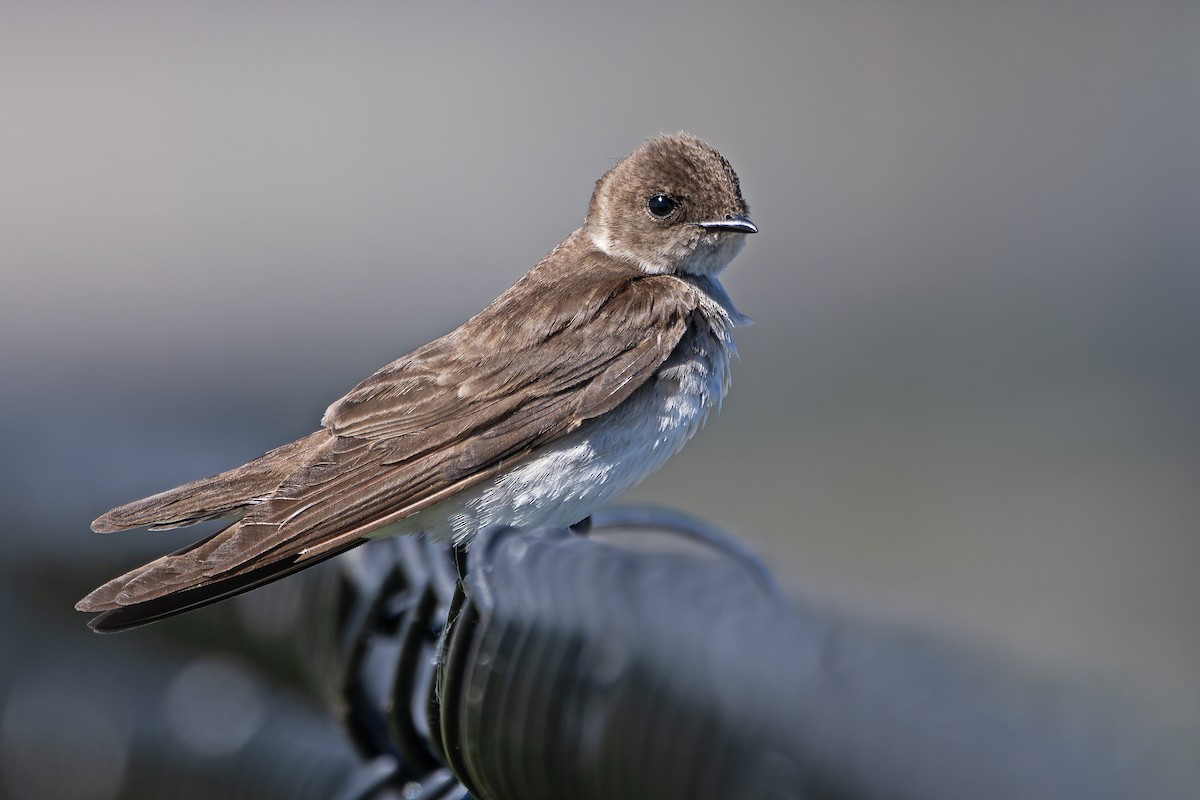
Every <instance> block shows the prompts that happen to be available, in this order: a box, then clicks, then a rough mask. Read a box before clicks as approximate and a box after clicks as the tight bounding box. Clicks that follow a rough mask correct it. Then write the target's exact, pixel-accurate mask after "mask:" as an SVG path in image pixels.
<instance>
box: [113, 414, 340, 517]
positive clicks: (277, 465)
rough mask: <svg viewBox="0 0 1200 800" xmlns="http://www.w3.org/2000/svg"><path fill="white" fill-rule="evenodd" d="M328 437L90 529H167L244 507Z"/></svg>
mask: <svg viewBox="0 0 1200 800" xmlns="http://www.w3.org/2000/svg"><path fill="white" fill-rule="evenodd" d="M328 438H329V432H328V431H326V430H324V429H322V430H319V431H317V432H316V433H313V434H310V435H308V436H305V437H304V438H303V439H297V440H296V441H294V442H289V443H288V444H285V445H283V446H282V447H277V448H275V449H274V450H272V451H271V452H269V453H267V454H265V455H262V456H259V457H258V458H256V459H254V460H253V461H251V462H250V463H248V464H243V465H242V466H240V467H238V468H237V469H231V470H229V471H227V472H222V473H221V474H219V475H213V476H212V477H210V478H201V479H200V480H198V481H192V482H191V483H186V484H184V485H183V486H179V487H176V488H174V489H170V490H168V491H165V492H160V493H159V494H155V495H151V496H150V497H145V498H143V499H141V500H135V501H133V502H132V503H126V504H125V505H123V506H118V507H117V508H114V509H113V510H112V511H109V512H107V513H105V514H102V515H101V516H100V517H98V518H97V519H96V520H95V521H94V522H92V530H94V531H95V532H96V533H114V532H116V531H125V530H129V529H130V528H144V527H149V528H150V529H151V530H167V529H168V528H182V527H184V526H185V525H192V524H195V523H197V522H203V521H205V520H210V519H220V518H221V517H227V516H230V515H231V514H235V513H237V512H239V511H244V510H245V509H246V508H247V507H248V506H252V505H254V504H255V503H258V502H261V501H262V500H264V499H266V498H267V497H268V496H270V494H271V492H273V491H275V489H276V488H277V487H278V486H279V484H281V483H283V481H284V479H286V478H287V476H288V475H290V474H291V473H292V472H294V471H295V470H296V469H297V467H299V466H300V465H302V464H303V463H304V461H305V460H306V458H307V456H308V455H309V454H310V453H312V451H313V450H315V449H316V448H317V447H318V446H319V445H320V444H321V443H322V442H324V441H326V440H327V439H328Z"/></svg>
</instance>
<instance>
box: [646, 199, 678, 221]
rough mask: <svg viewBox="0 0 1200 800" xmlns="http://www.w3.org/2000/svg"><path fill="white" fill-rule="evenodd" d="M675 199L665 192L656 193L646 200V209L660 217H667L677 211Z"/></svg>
mask: <svg viewBox="0 0 1200 800" xmlns="http://www.w3.org/2000/svg"><path fill="white" fill-rule="evenodd" d="M675 207H676V203H675V201H674V200H673V199H672V198H670V197H667V196H666V195H665V194H656V195H654V196H653V197H651V198H650V199H649V200H647V201H646V210H647V211H649V212H650V213H651V215H653V216H655V217H657V218H658V219H666V218H667V217H669V216H671V214H672V213H673V212H674V211H675Z"/></svg>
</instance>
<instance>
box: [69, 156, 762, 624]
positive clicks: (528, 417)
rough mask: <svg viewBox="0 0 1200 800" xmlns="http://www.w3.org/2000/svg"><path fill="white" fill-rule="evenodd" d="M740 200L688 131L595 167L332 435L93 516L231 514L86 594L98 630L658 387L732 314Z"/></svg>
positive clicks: (526, 455)
mask: <svg viewBox="0 0 1200 800" xmlns="http://www.w3.org/2000/svg"><path fill="white" fill-rule="evenodd" d="M647 193H649V194H647ZM666 194H669V195H670V196H671V197H673V198H676V199H677V200H678V206H677V209H676V210H677V212H678V213H677V214H675V217H674V218H665V219H660V218H658V216H657V215H656V214H653V213H649V212H647V211H646V207H647V206H646V203H647V197H657V196H659V195H666ZM673 213H674V212H673ZM745 213H746V206H745V202H744V200H742V197H741V193H740V187H739V186H738V183H737V178H736V175H734V174H733V171H732V169H731V168H729V166H728V163H727V162H725V160H724V159H723V158H721V157H720V156H719V155H718V154H717V153H716V151H715V150H712V149H711V148H709V147H708V146H707V145H705V144H704V143H703V142H700V141H699V140H698V139H694V138H692V137H688V136H686V135H682V134H681V135H679V136H675V137H660V138H659V139H655V140H652V141H651V142H649V143H647V145H645V146H643V148H641V149H640V150H638V151H636V152H635V153H634V154H633V155H632V156H630V157H629V158H627V159H625V160H624V161H622V162H621V163H620V164H618V165H617V167H614V169H613V170H610V171H609V173H607V174H606V175H605V176H604V177H603V178H601V179H600V181H598V182H597V187H596V191H595V193H594V195H593V200H592V205H591V207H590V209H589V213H588V218H587V220H586V221H585V225H584V227H583V228H580V229H579V230H577V231H575V232H574V233H573V234H571V236H569V237H568V238H567V239H566V240H565V241H564V242H563V243H562V244H560V245H559V246H558V247H556V248H555V249H554V250H553V251H552V252H551V253H549V254H548V255H547V256H546V257H545V258H544V259H542V261H541V262H539V263H538V265H537V266H535V267H534V268H533V269H532V270H531V271H530V272H529V273H527V274H526V275H525V276H524V277H523V278H522V279H521V280H520V281H518V282H517V283H516V284H515V285H514V286H513V287H511V288H510V289H509V290H507V291H506V292H504V293H503V294H502V295H501V296H500V297H498V298H497V299H496V300H495V301H493V302H492V304H491V305H489V306H488V307H487V308H486V309H484V310H483V311H481V312H480V313H479V314H477V315H476V316H475V317H473V318H472V319H471V320H469V321H468V322H467V323H465V324H464V325H462V326H460V327H459V328H457V329H456V330H454V331H452V332H451V333H448V334H446V335H445V336H443V337H441V338H439V339H437V340H435V341H433V342H431V343H429V344H427V345H425V346H423V347H420V348H418V349H416V350H414V351H413V352H411V353H409V354H408V355H405V356H403V357H401V358H400V359H398V360H396V361H394V362H392V363H391V364H389V365H387V366H385V367H384V368H382V369H380V370H379V371H378V372H376V373H375V374H374V375H372V376H371V377H369V378H367V379H366V380H365V381H363V382H362V383H360V384H359V385H358V386H356V387H354V388H353V389H352V390H351V391H350V392H349V393H348V394H347V395H346V396H345V397H343V398H341V399H340V400H338V401H337V402H336V403H334V404H333V405H332V406H330V407H329V409H328V410H327V411H326V413H325V417H324V419H323V420H322V422H323V424H324V427H323V428H322V429H321V430H319V431H317V432H315V433H312V434H310V435H308V436H306V437H304V438H302V439H299V440H297V441H295V442H292V443H290V444H287V445H284V446H282V447H279V448H277V449H275V450H272V451H271V452H269V453H267V454H265V455H263V456H262V457H260V458H258V459H255V460H254V461H251V462H250V463H248V464H245V465H244V466H241V467H238V468H236V469H233V470H230V471H228V472H224V473H221V474H220V475H216V476H213V477H211V478H206V479H203V480H200V481H196V482H193V483H189V484H187V485H184V486H181V487H179V488H177V489H173V490H170V491H168V492H164V493H162V494H158V495H154V496H152V497H148V498H145V499H143V500H138V501H136V502H133V503H130V504H128V505H125V506H121V507H119V508H116V509H113V510H112V511H109V512H108V513H106V514H104V515H103V516H101V517H100V518H99V519H97V520H96V521H95V522H94V523H93V526H92V527H93V529H94V530H96V531H97V532H105V533H106V532H111V531H117V530H125V529H129V528H136V527H143V526H149V527H151V528H153V529H162V528H172V527H179V526H184V525H189V524H192V523H195V522H199V521H202V520H209V519H216V518H225V517H229V518H231V520H232V521H231V522H230V524H229V525H228V526H226V527H225V528H224V529H222V530H220V531H218V532H217V533H215V534H213V535H212V536H210V537H208V538H207V539H204V540H203V541H200V542H197V543H196V544H194V545H192V546H190V547H188V548H185V549H183V550H181V551H179V552H177V553H173V554H171V555H167V556H163V557H162V558H159V559H157V560H155V561H152V562H151V563H149V564H146V565H145V566H143V567H139V568H137V569H135V570H132V571H131V572H129V573H126V574H125V575H122V576H120V577H118V578H116V579H114V580H112V581H109V582H108V583H106V584H104V585H103V586H101V587H99V588H98V589H96V590H95V591H93V592H92V593H91V594H89V595H88V596H87V597H85V598H84V599H83V600H81V601H80V602H79V603H78V604H77V606H76V608H77V609H79V610H80V611H87V612H99V613H100V614H101V615H100V616H99V617H97V618H96V619H94V620H93V621H92V623H91V624H92V627H93V628H95V629H97V630H104V631H108V630H122V629H125V628H128V627H133V626H136V625H140V624H144V623H146V622H150V621H153V620H155V619H159V618H162V617H164V616H169V615H171V614H174V613H178V612H180V611H184V610H187V609H189V608H194V607H197V606H199V605H205V604H207V603H210V602H213V601H215V600H219V599H221V598H224V597H227V596H230V595H232V594H236V593H239V592H241V591H245V590H246V589H249V588H253V587H255V586H258V585H261V584H262V583H265V582H268V581H271V580H275V579H276V578H279V577H282V576H284V575H286V574H289V573H291V572H294V571H296V570H297V569H301V568H304V567H307V566H309V565H311V564H313V563H316V562H317V561H320V560H323V559H324V558H328V557H330V556H332V555H336V554H337V553H340V552H343V551H345V550H346V549H349V548H351V547H353V546H355V545H357V544H360V543H362V542H363V541H365V537H368V536H370V535H373V534H377V533H379V532H381V531H383V532H385V533H386V532H388V531H390V530H392V529H393V526H396V525H397V524H399V523H401V522H402V521H403V520H405V519H407V518H409V517H412V515H414V514H416V513H418V512H421V511H424V510H427V509H432V508H434V507H435V506H438V504H439V503H442V502H443V501H446V500H448V499H450V498H454V497H455V496H457V495H459V494H460V493H461V492H463V491H464V490H465V489H468V488H469V487H473V486H475V485H477V484H481V482H486V481H495V480H496V479H497V478H498V477H499V476H503V475H505V474H506V473H507V472H508V471H510V470H512V469H513V468H514V467H515V466H516V465H519V464H523V463H528V461H529V460H530V459H533V458H537V457H538V454H539V453H543V452H546V449H547V448H548V447H550V446H551V445H553V444H554V443H556V442H559V441H561V440H563V437H565V436H567V435H568V434H570V433H572V432H574V431H580V430H583V432H584V433H586V432H587V431H586V430H585V427H586V426H595V425H597V424H598V423H599V422H600V421H601V420H602V418H604V416H605V415H606V414H608V413H609V412H611V411H613V410H614V409H617V408H618V407H620V406H621V405H622V403H625V402H626V401H628V400H629V399H630V398H631V396H632V395H633V394H634V393H635V392H636V391H637V390H638V389H639V388H642V387H647V389H646V390H644V391H647V390H648V389H649V386H648V383H649V384H652V383H653V382H654V381H655V375H656V372H657V371H658V370H660V368H662V367H663V365H664V363H665V362H667V361H668V359H670V358H671V357H672V354H673V353H674V352H676V350H677V348H679V347H680V346H681V342H683V341H684V340H685V339H686V340H688V341H691V338H694V337H695V336H696V335H699V333H701V332H703V333H704V335H705V336H707V337H708V338H707V339H704V341H705V342H708V341H709V340H710V339H712V336H711V335H710V334H708V333H707V331H708V330H710V329H711V328H712V326H713V325H721V324H724V323H723V322H722V320H721V319H718V318H719V317H721V315H722V314H725V315H726V316H725V317H724V319H725V320H726V321H727V320H728V314H734V315H736V312H733V311H732V309H731V308H730V309H729V310H728V311H723V310H721V309H723V306H722V303H727V300H726V299H725V298H724V293H723V291H722V290H720V288H719V284H717V283H716V281H715V279H714V278H712V277H711V274H710V273H714V274H715V271H716V270H713V269H710V268H709V266H708V265H709V262H710V261H711V262H712V263H717V262H721V261H728V258H731V257H732V254H733V253H734V252H736V247H733V246H732V245H731V244H730V242H731V241H732V240H735V239H736V240H738V244H740V240H741V238H742V236H741V234H744V233H750V232H753V230H754V228H753V226H752V225H750V223H749V221H748V220H746V219H745V217H744V214H745ZM722 220H725V222H724V223H722V222H721V221H722ZM701 223H703V225H701ZM710 251H711V252H710ZM726 251H729V253H728V255H727V256H726ZM680 265H694V266H695V267H696V270H695V271H691V270H687V269H674V268H672V267H676V266H680ZM720 266H724V263H720V264H719V266H718V269H719V267H720ZM714 297H715V300H714ZM714 309H716V310H714ZM689 337H691V338H689ZM714 341H715V340H714ZM706 346H709V345H706ZM712 346H716V345H712ZM688 435H690V433H689V434H688ZM383 529H388V531H384V530H383Z"/></svg>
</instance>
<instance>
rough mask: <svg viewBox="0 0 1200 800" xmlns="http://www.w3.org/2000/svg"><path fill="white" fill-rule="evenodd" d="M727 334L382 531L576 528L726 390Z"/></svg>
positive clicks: (679, 441) (677, 357)
mask: <svg viewBox="0 0 1200 800" xmlns="http://www.w3.org/2000/svg"><path fill="white" fill-rule="evenodd" d="M732 354H733V348H732V343H731V342H730V341H729V337H728V331H727V330H722V331H716V330H702V331H693V332H689V333H688V334H687V335H686V336H685V338H684V339H683V341H681V342H680V344H679V346H678V347H677V348H676V350H675V352H674V353H673V354H672V355H671V357H670V358H669V359H668V360H667V362H666V363H664V364H663V366H662V367H661V368H660V369H659V371H658V372H657V373H656V375H655V377H654V378H652V379H650V380H649V381H648V382H647V383H646V384H645V385H644V386H642V387H641V388H639V389H638V390H637V391H636V392H634V393H633V394H632V395H631V396H630V397H629V399H628V400H626V401H625V402H624V403H622V404H621V405H620V406H618V407H617V408H615V409H613V410H612V411H610V412H609V413H607V414H605V415H604V416H602V417H599V418H597V419H594V420H590V421H589V422H587V423H584V425H583V426H581V427H580V428H579V429H578V430H576V431H574V432H572V433H570V434H568V435H566V436H564V437H563V438H562V439H560V440H558V441H556V442H554V443H553V444H550V445H548V446H546V447H545V448H543V449H541V450H539V451H537V452H535V453H534V454H533V455H531V456H530V457H529V458H527V459H526V460H524V461H523V462H521V463H520V464H518V465H517V466H515V467H514V468H513V469H512V470H510V471H508V472H506V473H503V474H501V475H498V476H496V477H495V478H493V479H491V480H489V481H485V482H483V483H480V484H477V485H475V486H473V487H471V488H469V489H466V490H464V491H463V492H460V493H459V494H457V495H455V496H454V497H451V498H449V499H447V500H444V501H442V502H441V503H439V504H437V505H436V506H432V507H430V508H427V509H425V510H423V511H420V512H418V513H416V514H414V515H413V516H411V517H408V518H406V519H404V520H402V521H400V522H398V523H396V525H394V526H389V528H387V529H384V530H381V531H379V533H378V534H376V535H377V536H386V535H394V534H399V533H415V532H418V531H420V532H423V533H425V534H426V535H428V536H431V537H433V538H435V539H438V540H441V541H449V540H454V541H455V542H464V541H469V540H470V539H471V538H473V537H474V535H475V533H476V532H478V531H480V530H482V529H484V528H486V527H488V526H490V525H496V524H506V525H516V526H518V527H522V528H535V527H541V526H565V525H573V524H574V523H576V522H579V521H580V520H583V519H584V518H586V517H587V516H588V515H590V514H591V513H592V512H593V511H594V510H595V509H596V508H598V507H600V506H602V505H604V504H605V503H606V502H608V501H609V500H611V499H613V498H615V497H617V496H618V495H620V494H622V493H623V492H625V491H626V490H628V489H630V488H631V487H633V486H634V485H636V484H637V483H638V482H639V481H641V480H642V479H643V478H645V477H646V476H647V475H649V474H650V473H651V472H653V471H655V470H656V469H658V468H659V467H661V466H662V465H663V463H664V462H665V461H666V460H667V459H668V458H669V457H671V456H672V455H673V454H675V453H676V452H677V451H678V450H679V449H680V448H681V447H683V445H684V444H685V443H686V442H687V440H688V439H690V438H691V437H692V435H693V434H694V433H695V432H696V431H697V430H698V429H699V428H700V426H701V425H702V424H703V423H704V420H705V417H706V416H707V415H708V412H709V410H710V409H711V408H712V407H713V406H714V405H718V404H719V403H720V401H721V398H722V397H723V396H724V394H725V390H726V388H727V386H728V372H729V360H730V357H731V356H732Z"/></svg>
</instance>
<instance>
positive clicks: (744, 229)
mask: <svg viewBox="0 0 1200 800" xmlns="http://www.w3.org/2000/svg"><path fill="white" fill-rule="evenodd" d="M694 224H695V225H696V226H697V227H700V228H704V229H705V230H709V231H731V232H733V233H758V226H757V225H755V224H754V223H753V222H751V221H750V218H749V217H747V216H746V215H745V214H729V215H728V216H726V217H725V219H714V220H710V221H708V222H697V223H694Z"/></svg>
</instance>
